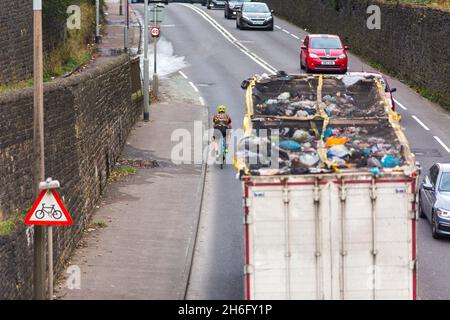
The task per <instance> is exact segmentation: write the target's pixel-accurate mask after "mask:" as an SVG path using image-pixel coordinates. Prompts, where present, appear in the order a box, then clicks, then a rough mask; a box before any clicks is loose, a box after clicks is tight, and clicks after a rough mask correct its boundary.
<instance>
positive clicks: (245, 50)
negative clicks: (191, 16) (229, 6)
mask: <svg viewBox="0 0 450 320" xmlns="http://www.w3.org/2000/svg"><path fill="white" fill-rule="evenodd" d="M180 5H182V6H185V7H188V8H189V9H191V10H194V11H195V12H197V13H198V14H199V15H200V16H201V17H202V18H203V19H205V20H206V21H207V22H208V23H209V24H211V25H212V26H213V27H214V28H215V29H216V30H217V31H219V32H220V33H221V34H222V35H223V36H224V37H225V39H227V40H228V41H229V42H231V43H232V44H233V45H234V46H235V47H236V48H238V49H239V50H240V51H241V52H242V53H243V54H245V55H246V56H248V57H249V58H250V59H252V60H253V61H255V62H256V63H257V64H259V65H260V66H261V67H263V68H264V69H265V70H266V71H267V72H269V73H270V74H276V73H277V69H275V68H274V67H272V66H271V65H270V64H269V63H267V62H266V61H265V60H263V59H261V58H260V57H259V56H257V55H256V54H255V53H253V52H252V51H250V50H249V49H248V48H247V47H246V46H244V45H243V44H242V43H239V41H238V40H237V39H236V38H235V37H234V36H233V35H232V34H231V33H230V32H228V31H227V30H226V29H225V28H224V27H223V26H222V25H220V24H219V23H218V22H217V21H216V20H214V19H213V18H212V17H211V16H210V15H209V14H207V13H206V12H204V11H202V10H200V9H198V8H197V7H196V6H194V5H191V4H185V3H180Z"/></svg>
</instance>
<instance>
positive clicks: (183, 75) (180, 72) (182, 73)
mask: <svg viewBox="0 0 450 320" xmlns="http://www.w3.org/2000/svg"><path fill="white" fill-rule="evenodd" d="M178 73H179V74H181V75H182V77H183V78H185V79H187V78H188V77H187V75H185V74H184V72H183V71H178Z"/></svg>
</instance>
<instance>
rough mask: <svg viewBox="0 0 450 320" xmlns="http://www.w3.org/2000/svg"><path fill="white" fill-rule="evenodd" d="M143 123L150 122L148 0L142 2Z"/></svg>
mask: <svg viewBox="0 0 450 320" xmlns="http://www.w3.org/2000/svg"><path fill="white" fill-rule="evenodd" d="M144 11H145V14H144V121H149V120H150V105H149V96H148V89H149V87H150V84H149V82H150V79H149V77H150V70H149V61H148V19H149V17H148V0H144Z"/></svg>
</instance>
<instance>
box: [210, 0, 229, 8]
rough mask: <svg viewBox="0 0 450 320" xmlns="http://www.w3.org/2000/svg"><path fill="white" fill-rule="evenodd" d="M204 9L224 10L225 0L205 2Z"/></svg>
mask: <svg viewBox="0 0 450 320" xmlns="http://www.w3.org/2000/svg"><path fill="white" fill-rule="evenodd" d="M206 8H208V9H212V8H225V0H206Z"/></svg>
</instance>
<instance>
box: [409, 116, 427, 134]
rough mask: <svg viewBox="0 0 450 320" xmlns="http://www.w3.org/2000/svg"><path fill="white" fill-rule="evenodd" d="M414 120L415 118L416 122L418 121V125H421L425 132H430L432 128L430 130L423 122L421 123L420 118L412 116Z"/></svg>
mask: <svg viewBox="0 0 450 320" xmlns="http://www.w3.org/2000/svg"><path fill="white" fill-rule="evenodd" d="M412 118H413V119H414V120H416V121H417V123H418V124H420V125H421V126H422V127H423V128H424V129H425V130H427V131H430V128H428V127H427V126H426V125H425V124H424V123H423V122H422V121H420V119H419V118H417V117H416V116H412Z"/></svg>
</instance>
